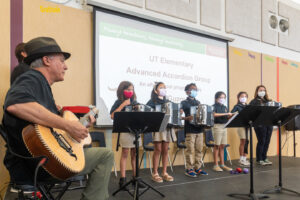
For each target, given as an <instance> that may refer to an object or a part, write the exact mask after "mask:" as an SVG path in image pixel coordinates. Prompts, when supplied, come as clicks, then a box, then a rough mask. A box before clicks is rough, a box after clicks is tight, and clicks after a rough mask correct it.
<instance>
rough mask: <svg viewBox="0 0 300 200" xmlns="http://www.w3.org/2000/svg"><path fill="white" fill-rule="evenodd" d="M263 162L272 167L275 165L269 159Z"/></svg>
mask: <svg viewBox="0 0 300 200" xmlns="http://www.w3.org/2000/svg"><path fill="white" fill-rule="evenodd" d="M263 162H265V165H272V164H273V163H272V162H271V161H269V160H268V159H266V160H264V161H263Z"/></svg>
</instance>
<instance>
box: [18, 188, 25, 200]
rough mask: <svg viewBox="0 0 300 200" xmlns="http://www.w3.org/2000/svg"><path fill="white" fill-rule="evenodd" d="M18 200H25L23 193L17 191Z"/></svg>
mask: <svg viewBox="0 0 300 200" xmlns="http://www.w3.org/2000/svg"><path fill="white" fill-rule="evenodd" d="M18 200H25V196H24V192H23V190H19V191H18Z"/></svg>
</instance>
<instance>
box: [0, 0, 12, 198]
mask: <svg viewBox="0 0 300 200" xmlns="http://www.w3.org/2000/svg"><path fill="white" fill-rule="evenodd" d="M9 2H10V1H9V0H5V1H1V6H0V27H1V31H0V32H1V37H0V47H1V48H0V55H1V57H0V107H1V108H0V121H2V116H3V109H2V105H3V102H4V97H5V94H6V92H7V90H8V88H9V84H10V83H9V80H10V43H9V41H10V32H9V30H10V17H9V16H10V4H9ZM3 30H4V31H3ZM0 123H1V122H0ZM4 154H5V147H4V141H3V140H2V138H1V137H0V174H1V176H0V196H4V194H5V192H6V190H5V188H6V185H7V182H8V181H9V175H8V173H7V170H6V169H5V167H4V166H3V164H2V163H3V162H2V161H3V158H4Z"/></svg>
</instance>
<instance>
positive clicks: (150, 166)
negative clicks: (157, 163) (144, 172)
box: [148, 152, 152, 175]
mask: <svg viewBox="0 0 300 200" xmlns="http://www.w3.org/2000/svg"><path fill="white" fill-rule="evenodd" d="M148 158H149V168H150V173H151V175H152V165H151V157H150V152H148Z"/></svg>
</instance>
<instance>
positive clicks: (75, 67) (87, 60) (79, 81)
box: [23, 0, 93, 105]
mask: <svg viewBox="0 0 300 200" xmlns="http://www.w3.org/2000/svg"><path fill="white" fill-rule="evenodd" d="M41 6H42V7H44V8H45V7H54V8H57V7H58V8H60V12H58V13H47V12H41V10H40V7H41ZM23 10H24V13H23V23H24V24H23V26H24V28H23V38H24V41H25V42H26V41H28V40H30V39H32V38H34V37H38V36H49V37H53V38H55V39H56V40H57V42H58V43H59V44H60V45H61V48H62V49H63V50H65V51H68V52H70V53H71V54H72V55H71V58H70V59H69V60H68V61H67V62H66V63H67V65H68V71H67V73H66V76H65V81H64V82H62V83H56V84H54V86H53V93H54V98H55V100H56V103H57V104H61V105H88V104H91V103H92V101H93V95H92V94H93V91H92V90H93V84H92V80H93V79H92V71H93V69H92V57H93V54H92V39H93V37H92V36H93V35H92V23H93V22H92V13H90V12H87V11H83V10H78V9H74V8H70V7H66V6H62V5H58V4H53V3H49V2H47V1H43V0H30V1H24V9H23Z"/></svg>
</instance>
